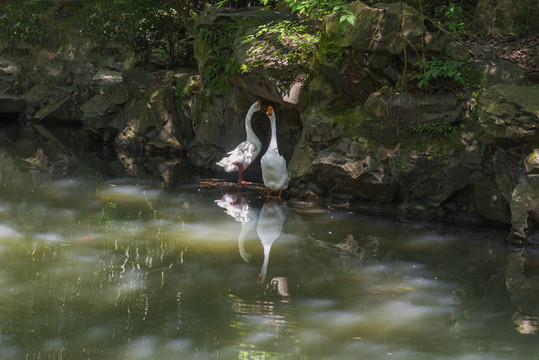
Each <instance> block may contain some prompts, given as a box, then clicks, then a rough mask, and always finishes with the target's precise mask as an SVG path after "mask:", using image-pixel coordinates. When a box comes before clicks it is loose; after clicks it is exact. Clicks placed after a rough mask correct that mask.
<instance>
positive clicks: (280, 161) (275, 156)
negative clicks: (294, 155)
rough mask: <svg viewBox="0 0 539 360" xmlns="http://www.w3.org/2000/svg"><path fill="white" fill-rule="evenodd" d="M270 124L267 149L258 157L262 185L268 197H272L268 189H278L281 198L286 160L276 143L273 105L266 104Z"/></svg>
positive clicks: (285, 172) (284, 186) (285, 178)
mask: <svg viewBox="0 0 539 360" xmlns="http://www.w3.org/2000/svg"><path fill="white" fill-rule="evenodd" d="M266 115H267V116H268V118H269V120H270V124H271V140H270V144H269V146H268V150H267V151H266V153H265V154H264V156H262V159H260V166H261V167H262V178H263V179H264V186H266V190H267V192H268V197H272V196H271V193H270V190H272V191H278V192H279V196H277V198H279V199H281V194H282V192H283V190H286V188H288V181H289V180H290V178H289V177H288V171H287V170H286V160H285V159H284V157H283V156H282V155H281V154H279V147H278V145H277V125H276V120H275V112H274V111H273V107H271V106H268V111H267V113H266Z"/></svg>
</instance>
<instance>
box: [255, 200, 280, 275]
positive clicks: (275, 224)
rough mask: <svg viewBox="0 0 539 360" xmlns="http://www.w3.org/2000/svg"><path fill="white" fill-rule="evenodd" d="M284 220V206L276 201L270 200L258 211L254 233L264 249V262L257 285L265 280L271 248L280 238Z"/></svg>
mask: <svg viewBox="0 0 539 360" xmlns="http://www.w3.org/2000/svg"><path fill="white" fill-rule="evenodd" d="M285 220H286V205H284V204H283V203H282V202H281V201H280V200H278V199H271V200H270V201H268V202H266V203H265V204H264V206H263V207H262V210H261V211H260V218H259V219H258V226H257V228H256V233H257V234H258V237H259V238H260V242H261V243H262V246H263V247H264V262H263V264H262V268H261V269H260V274H258V277H257V282H258V283H259V284H262V283H263V282H264V279H265V278H266V273H267V271H268V263H269V257H270V251H271V246H272V245H273V243H274V242H275V240H277V238H278V237H279V236H281V233H282V231H283V224H284V221H285Z"/></svg>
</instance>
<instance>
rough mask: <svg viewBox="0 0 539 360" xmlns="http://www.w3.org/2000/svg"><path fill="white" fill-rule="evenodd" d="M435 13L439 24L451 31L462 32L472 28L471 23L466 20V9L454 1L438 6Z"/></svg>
mask: <svg viewBox="0 0 539 360" xmlns="http://www.w3.org/2000/svg"><path fill="white" fill-rule="evenodd" d="M435 15H436V18H437V19H438V24H439V25H440V26H442V27H445V28H446V29H447V30H449V31H450V32H453V33H457V34H462V33H465V32H466V31H467V30H469V28H470V24H469V23H467V22H466V14H465V12H464V10H463V9H462V7H461V6H459V5H456V4H455V3H453V2H450V3H449V4H448V5H442V6H440V7H439V8H437V10H436V14H435Z"/></svg>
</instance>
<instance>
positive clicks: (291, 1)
mask: <svg viewBox="0 0 539 360" xmlns="http://www.w3.org/2000/svg"><path fill="white" fill-rule="evenodd" d="M349 2H350V1H347V0H284V3H285V4H286V5H287V6H288V7H289V8H290V10H292V12H294V13H296V14H298V15H299V16H301V17H309V18H314V19H316V20H321V19H322V18H323V17H325V16H326V15H329V14H331V13H337V14H338V15H339V23H340V24H341V26H342V27H343V28H346V26H349V25H351V26H353V25H354V23H355V21H356V17H355V15H354V14H353V13H352V11H350V7H349V6H348V3H349ZM262 3H264V4H265V5H267V4H268V3H269V0H263V1H262Z"/></svg>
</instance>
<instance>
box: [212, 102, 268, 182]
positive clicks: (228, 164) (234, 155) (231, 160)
mask: <svg viewBox="0 0 539 360" xmlns="http://www.w3.org/2000/svg"><path fill="white" fill-rule="evenodd" d="M260 109H262V101H260V100H257V101H256V102H255V103H254V104H253V105H251V107H250V108H249V111H248V112H247V115H246V116H245V131H246V132H247V139H246V140H245V141H243V142H241V143H240V144H239V145H238V146H236V148H235V149H234V150H232V151H230V152H229V153H228V154H229V155H228V156H226V157H224V158H222V159H221V160H220V161H219V162H218V163H217V165H219V166H221V167H222V168H224V169H225V171H226V172H233V171H237V172H238V173H239V180H238V183H240V184H245V183H246V182H244V181H243V177H242V176H243V170H245V169H247V168H248V167H249V165H251V164H252V163H253V161H254V160H255V159H256V157H257V156H258V154H260V151H261V150H262V143H261V142H260V140H259V139H258V137H257V136H256V134H255V133H254V131H253V128H252V127H251V118H252V117H253V114H254V113H255V111H258V110H260Z"/></svg>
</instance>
